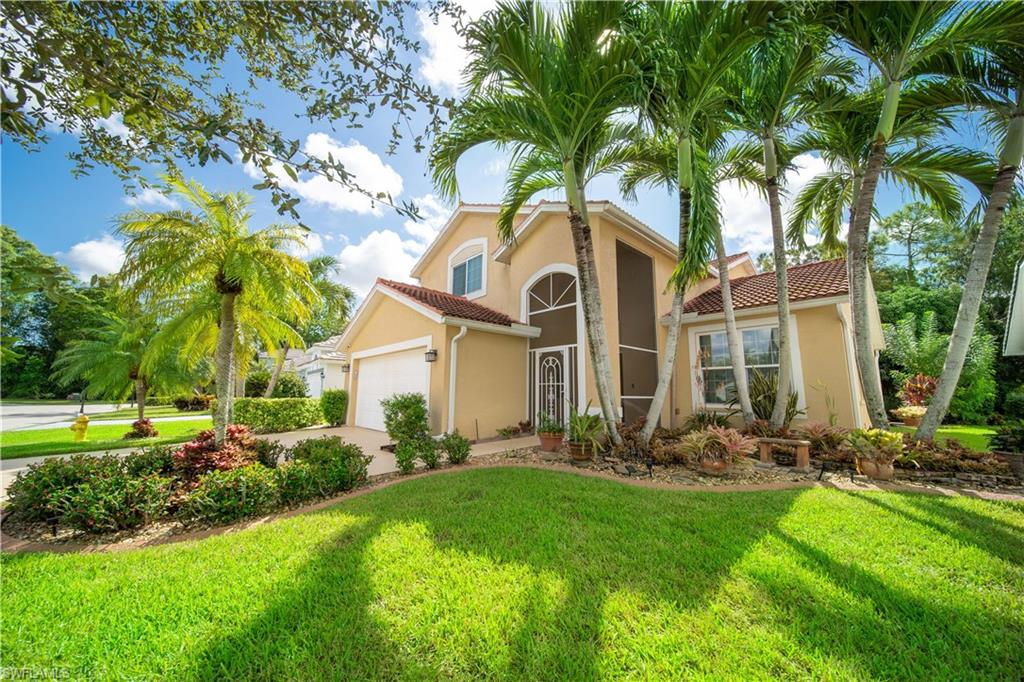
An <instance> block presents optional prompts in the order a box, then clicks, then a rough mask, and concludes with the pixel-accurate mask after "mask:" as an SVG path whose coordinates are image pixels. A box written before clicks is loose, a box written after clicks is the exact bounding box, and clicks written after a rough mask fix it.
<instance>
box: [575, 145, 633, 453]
mask: <svg viewBox="0 0 1024 682" xmlns="http://www.w3.org/2000/svg"><path fill="white" fill-rule="evenodd" d="M564 171H565V185H566V196H567V198H568V204H569V229H570V231H571V232H572V244H573V250H574V252H575V254H576V270H577V272H578V273H579V284H580V296H581V297H582V299H583V321H584V326H585V327H586V334H587V347H588V348H589V349H590V362H591V364H592V366H593V368H594V383H595V384H596V385H597V397H598V400H599V402H600V405H601V416H602V418H603V419H604V422H605V427H606V428H607V429H608V434H609V436H610V437H611V439H612V443H614V444H615V445H622V436H620V435H619V431H618V429H617V428H616V423H617V422H618V412H617V411H616V410H615V407H614V405H613V403H612V363H611V356H610V355H609V352H608V333H607V328H606V327H605V323H604V311H603V309H602V306H601V290H600V283H599V281H598V278H597V266H596V264H595V259H594V239H593V235H592V234H591V231H590V221H589V219H588V214H587V204H586V201H587V200H586V194H585V193H584V191H583V188H582V187H580V186H579V184H578V183H577V181H576V177H577V176H576V172H575V169H574V168H573V167H572V163H571V161H570V162H566V163H565V165H564ZM579 381H586V377H579ZM580 407H581V408H582V407H583V406H582V405H581V406H580Z"/></svg>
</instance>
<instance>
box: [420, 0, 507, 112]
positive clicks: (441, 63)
mask: <svg viewBox="0 0 1024 682" xmlns="http://www.w3.org/2000/svg"><path fill="white" fill-rule="evenodd" d="M458 4H459V5H461V6H462V9H463V10H464V11H465V16H464V17H463V21H471V20H473V19H478V18H480V16H481V15H483V13H484V12H486V11H487V10H489V9H491V7H493V6H494V2H493V1H491V0H468V1H467V0H463V2H459V3H458ZM416 16H417V17H418V18H419V22H420V35H421V36H423V40H424V42H425V43H426V44H427V52H426V54H425V55H422V56H421V57H420V73H422V74H423V77H424V78H426V79H427V82H428V83H430V85H431V86H433V87H435V88H444V89H447V90H449V91H451V92H452V93H455V92H457V91H458V89H459V86H460V85H462V72H463V70H464V69H465V68H466V65H467V64H468V63H469V53H468V52H467V51H466V48H465V43H466V41H465V39H464V38H463V37H462V36H460V35H459V33H458V31H457V30H456V28H455V22H454V21H453V20H452V18H451V17H449V16H448V15H446V14H444V13H442V14H440V15H439V16H438V19H437V23H434V21H433V19H431V17H430V12H428V11H426V10H420V11H419V12H417V13H416Z"/></svg>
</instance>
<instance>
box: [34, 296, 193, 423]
mask: <svg viewBox="0 0 1024 682" xmlns="http://www.w3.org/2000/svg"><path fill="white" fill-rule="evenodd" d="M156 331H157V328H156V324H155V320H154V318H153V316H152V315H142V314H139V311H138V310H133V311H131V312H130V313H126V314H121V313H119V312H118V311H110V312H107V313H106V314H105V315H104V318H103V324H102V326H100V327H98V328H95V329H87V330H83V332H82V338H81V339H76V340H75V341H72V342H71V343H69V344H68V345H67V347H66V348H65V349H64V350H62V351H61V352H60V353H59V354H58V355H57V358H56V360H55V361H54V363H53V376H54V378H55V379H56V380H58V381H60V382H61V384H62V385H65V386H66V385H69V384H70V383H72V382H74V381H77V380H85V382H86V384H87V390H88V392H89V394H90V395H91V396H93V397H106V398H110V399H112V400H117V401H122V400H124V399H125V398H127V397H128V396H129V395H130V394H131V392H132V391H133V390H134V392H135V402H136V405H137V406H138V415H139V419H144V418H145V416H146V396H147V394H148V393H149V390H150V389H152V388H157V389H159V390H161V391H164V392H167V393H173V392H175V391H177V390H180V389H182V388H184V387H185V386H188V385H189V383H190V381H189V379H190V377H189V374H188V372H187V371H185V369H184V368H183V367H182V366H181V365H180V364H179V363H178V362H177V360H176V357H175V355H174V354H173V353H163V354H161V355H159V356H154V357H153V358H152V360H151V362H149V363H148V364H147V366H146V367H145V368H144V367H143V357H144V355H145V354H146V352H147V350H148V348H149V345H150V343H151V341H152V339H153V337H154V335H155V334H156Z"/></svg>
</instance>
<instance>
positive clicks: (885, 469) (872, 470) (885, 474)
mask: <svg viewBox="0 0 1024 682" xmlns="http://www.w3.org/2000/svg"><path fill="white" fill-rule="evenodd" d="M857 471H859V472H860V473H862V474H864V475H865V476H867V477H868V478H870V479H873V480H875V481H891V480H892V477H893V476H894V475H895V473H896V470H895V468H894V467H893V465H892V462H889V463H888V464H882V463H879V462H876V461H875V460H873V459H867V458H866V457H858V458H857Z"/></svg>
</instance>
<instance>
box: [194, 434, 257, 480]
mask: <svg viewBox="0 0 1024 682" xmlns="http://www.w3.org/2000/svg"><path fill="white" fill-rule="evenodd" d="M256 441H257V439H256V437H255V436H253V435H252V433H251V432H250V431H249V428H248V427H246V426H242V425H240V424H229V425H228V428H227V435H226V437H225V438H224V442H223V443H222V444H221V446H220V447H219V448H218V447H217V443H216V441H215V439H214V432H213V429H207V430H206V431H200V432H199V433H198V434H196V437H195V438H193V439H192V440H190V441H189V442H187V443H184V444H182V445H181V446H180V447H179V448H178V449H177V450H176V451H175V452H174V470H175V472H177V474H178V476H180V477H181V478H182V479H183V480H185V481H186V482H194V481H195V480H196V479H197V478H199V477H200V476H202V475H203V474H205V473H208V472H210V471H229V470H231V469H237V468H239V467H243V466H247V465H249V464H252V463H253V462H255V461H256V458H257V454H258V453H257V449H256V448H257V445H256Z"/></svg>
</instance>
